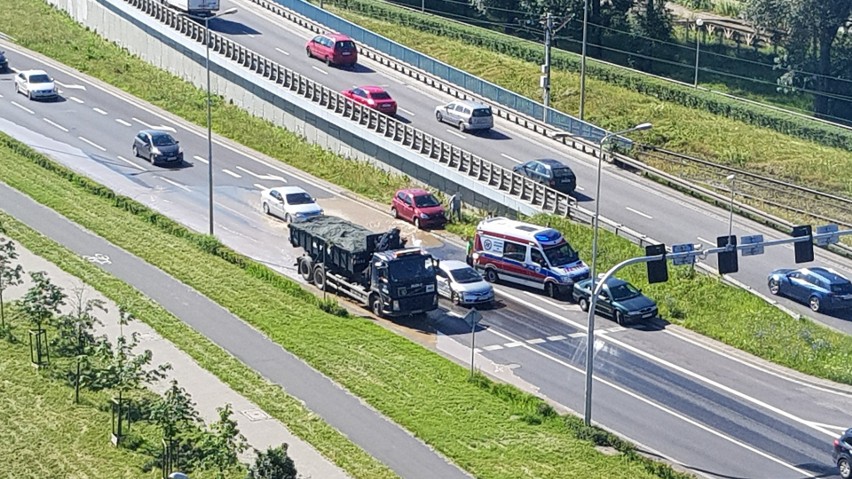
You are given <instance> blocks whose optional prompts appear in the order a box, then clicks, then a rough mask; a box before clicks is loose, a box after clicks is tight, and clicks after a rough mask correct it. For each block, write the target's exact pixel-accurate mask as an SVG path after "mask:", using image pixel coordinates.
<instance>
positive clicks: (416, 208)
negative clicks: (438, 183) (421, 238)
mask: <svg viewBox="0 0 852 479" xmlns="http://www.w3.org/2000/svg"><path fill="white" fill-rule="evenodd" d="M391 214H392V215H393V217H394V218H402V219H404V220H406V221H411V222H412V223H414V226H416V227H417V228H418V229H420V228H440V227H442V226H444V225H445V224H447V217H446V216H445V214H444V207H443V206H442V205H441V202H440V201H438V199H437V198H435V197H434V196H432V193H429V192H428V191H426V190H424V189H420V188H409V189H405V190H399V191H397V192H396V195H394V197H393V202H391Z"/></svg>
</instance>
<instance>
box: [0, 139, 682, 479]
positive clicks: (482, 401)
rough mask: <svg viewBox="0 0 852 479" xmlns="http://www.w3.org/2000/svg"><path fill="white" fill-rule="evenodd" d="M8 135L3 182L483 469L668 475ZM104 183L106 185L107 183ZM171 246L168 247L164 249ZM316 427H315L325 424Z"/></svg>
mask: <svg viewBox="0 0 852 479" xmlns="http://www.w3.org/2000/svg"><path fill="white" fill-rule="evenodd" d="M0 139H2V140H3V142H4V143H6V144H9V145H13V147H14V148H15V149H12V148H9V147H3V148H0V180H2V181H4V182H6V183H7V184H9V185H11V186H12V187H14V188H17V189H20V190H21V191H24V192H25V193H26V194H28V195H30V196H32V197H33V198H35V199H36V200H37V201H39V202H42V203H44V204H46V205H48V206H50V207H52V208H54V209H56V210H57V211H59V212H60V213H61V214H63V215H65V216H67V217H68V218H70V219H72V220H73V221H75V222H77V223H79V224H80V225H82V226H84V227H85V228H88V229H90V230H92V231H94V232H96V233H97V234H100V235H102V236H103V237H105V238H106V239H107V240H109V241H111V242H113V243H115V244H116V245H118V246H120V247H123V248H125V249H127V250H128V251H129V252H131V253H133V254H135V255H137V256H139V257H140V258H143V259H144V260H146V261H148V262H150V263H151V264H153V265H156V266H157V267H159V268H161V269H163V270H164V271H165V272H167V273H169V274H171V275H173V276H174V277H176V278H177V279H178V280H180V281H183V282H184V283H186V284H187V285H189V286H191V287H193V288H195V289H196V290H198V291H199V292H200V293H201V294H204V295H206V296H208V297H210V298H211V299H213V300H214V301H216V302H218V303H219V304H221V305H222V306H223V307H225V308H227V309H228V310H230V311H234V312H236V313H237V314H239V316H240V317H241V318H243V319H244V320H246V321H247V322H249V323H250V324H252V325H253V326H254V327H256V328H258V329H259V330H260V331H262V332H263V333H265V334H266V335H268V336H269V337H270V338H271V339H272V340H274V341H276V342H277V343H279V344H281V345H282V346H284V347H285V348H286V349H288V350H289V351H291V352H293V353H294V354H296V355H297V356H299V357H301V358H302V359H304V360H305V361H307V362H308V363H309V364H311V365H312V366H313V367H315V368H316V369H318V370H319V371H321V372H323V373H324V374H326V375H328V376H329V377H330V378H331V379H333V380H335V381H337V382H338V383H340V384H341V385H343V386H344V387H345V388H347V389H348V390H350V391H351V392H352V393H354V394H355V395H357V396H359V397H361V398H363V399H364V400H365V401H366V402H368V403H369V404H370V405H371V406H373V407H375V408H376V409H377V410H379V411H381V412H382V413H384V414H385V415H387V416H388V417H389V418H391V419H392V420H394V421H396V422H397V423H399V424H401V425H402V426H404V427H405V428H407V429H408V430H409V431H411V432H412V433H413V434H414V435H416V436H417V437H420V438H421V439H423V440H425V441H426V442H428V443H429V444H431V445H432V446H433V447H435V448H436V449H437V450H439V451H441V452H442V453H443V454H445V455H447V456H448V457H450V458H452V459H453V460H454V461H455V462H457V463H458V464H459V465H460V466H461V467H463V468H465V469H467V470H468V471H470V472H471V473H473V474H474V475H476V476H477V477H482V478H507V479H508V478H512V479H516V478H520V477H537V478H549V477H550V478H561V477H588V478H596V477H600V478H604V477H614V476H615V475H624V474H626V475H629V476H630V477H637V478H650V477H664V476H660V475H659V474H658V473H657V474H655V473H652V472H648V471H654V470H657V469H658V468H659V466H658V465H651V463H650V462H648V461H647V460H644V459H641V458H639V457H638V456H637V455H636V454H635V452H633V451H632V449H631V448H630V447H629V446H626V445H625V446H623V449H624V450H625V454H623V455H618V456H606V455H603V454H600V453H598V452H597V451H596V450H595V449H594V447H593V444H592V443H591V442H588V441H585V440H581V439H578V438H577V434H580V433H581V431H583V430H584V429H583V428H582V426H581V422H580V421H579V419H577V418H575V417H573V416H569V417H567V418H562V417H558V416H550V415H545V414H542V413H541V412H540V411H546V408H544V409H543V406H542V404H543V403H542V401H541V400H540V399H538V398H535V397H533V396H530V395H527V394H523V393H520V392H518V391H517V390H515V389H514V388H511V387H508V386H499V385H497V386H495V385H492V383H491V382H490V381H488V380H486V379H480V380H479V381H478V382H474V383H472V382H470V381H468V372H467V370H466V368H464V367H461V366H459V365H457V364H455V363H453V362H451V361H449V360H447V359H445V358H443V357H441V356H440V355H438V354H436V353H433V352H431V351H429V350H426V349H424V348H423V347H421V346H420V345H418V344H415V343H413V342H411V341H409V340H407V339H405V338H403V337H401V336H398V335H396V334H394V333H392V332H390V331H388V330H386V329H384V328H382V327H380V326H378V325H376V324H374V323H373V322H372V321H369V320H366V319H361V318H348V319H347V318H340V317H336V316H332V315H329V314H326V313H323V312H321V311H319V310H318V309H317V308H316V306H315V305H314V304H310V303H308V302H306V301H304V299H303V298H301V297H300V295H298V294H295V293H293V292H292V291H290V290H289V289H287V288H285V287H282V286H280V283H284V282H288V283H289V280H283V279H279V280H278V281H273V280H265V279H259V278H258V277H257V276H256V275H253V274H250V273H249V272H248V271H247V270H245V269H243V268H240V267H239V266H237V265H234V264H232V263H230V262H227V261H225V260H223V259H222V258H220V257H218V256H212V255H210V254H209V253H206V252H204V251H203V250H202V249H201V247H200V246H199V245H198V244H197V243H196V242H193V241H192V239H191V237H190V236H191V234H190V233H188V232H187V233H186V234H185V235H183V236H178V235H174V234H169V233H166V232H165V231H164V228H165V227H166V225H165V223H166V221H164V220H162V219H161V218H158V215H157V214H156V213H153V212H150V211H149V210H145V209H144V208H139V210H138V214H133V213H130V212H128V211H127V210H126V209H124V208H122V207H120V205H128V204H129V203H130V202H129V200H126V199H124V200H120V201H111V200H109V199H106V198H104V197H103V196H99V195H95V194H93V193H91V192H90V189H95V188H98V187H97V185H95V184H93V183H91V182H90V181H87V180H85V179H75V180H74V181H69V180H67V179H65V178H63V177H61V176H59V175H58V174H56V173H55V172H53V171H50V170H47V169H44V168H40V167H38V166H36V164H35V163H34V162H33V161H32V158H39V157H40V155H38V154H35V153H34V152H31V151H27V150H28V149H27V148H26V147H22V146H21V145H20V144H17V143H16V142H13V141H11V140H9V139H8V138H7V137H6V138H4V137H3V136H0ZM21 151H23V152H27V154H26V155H24V154H21V153H19V152H21ZM60 170H61V168H60ZM66 171H67V170H66ZM66 174H68V175H69V176H73V173H66ZM100 191H101V193H102V194H106V193H105V191H106V190H105V189H103V188H102V189H101V190H100ZM10 223H11V224H12V226H9V225H7V230H8V231H9V232H10V235H12V236H13V237H15V238H19V239H21V241H22V242H23V243H24V245H25V246H27V247H29V248H33V249H34V250H35V251H36V252H38V253H39V254H42V255H47V257H48V258H49V259H50V260H52V261H56V262H58V263H59V265H60V266H61V267H63V268H70V267H73V268H74V270H75V271H76V272H75V274H79V275H80V276H81V277H82V278H83V279H84V280H85V281H87V282H89V283H90V284H93V286H95V287H96V288H98V289H100V290H102V291H104V293H105V294H107V296H110V297H113V296H116V295H117V293H116V292H113V291H110V290H109V289H105V288H104V284H103V283H109V284H111V285H112V287H114V288H121V289H120V291H124V293H123V294H129V292H128V291H127V288H126V286H122V285H121V284H120V283H119V282H117V281H116V280H114V279H109V278H108V277H106V276H105V275H102V274H101V275H100V279H99V278H98V276H99V274H98V273H96V272H95V270H94V269H93V268H92V267H91V266H87V265H86V264H85V263H83V262H82V261H81V260H80V259H78V258H76V257H73V258H72V257H71V256H70V255H69V253H67V252H65V253H64V254H65V255H67V256H68V257H65V258H57V257H56V254H55V253H54V254H52V255H48V254H47V253H45V251H44V249H45V248H46V246H44V245H47V244H49V243H50V242H48V241H46V240H43V239H41V240H40V241H41V242H42V246H41V247H37V246H34V245H33V244H32V243H33V237H36V236H37V235H33V234H32V233H31V232H30V233H29V237H28V238H22V237H21V234H20V233H18V231H21V230H23V231H26V229H24V228H22V226H21V225H19V224H14V223H13V222H10ZM116 224H120V225H122V226H121V228H115V226H114V225H116ZM157 225H159V226H161V227H158V226H157ZM196 236H200V235H196ZM53 248H56V247H55V246H54V247H53ZM163 251H169V254H168V255H163V254H162V252H163ZM81 270H82V271H81ZM82 273H85V274H82ZM298 291H299V292H301V290H298ZM113 299H114V300H121V303H123V304H129V305H131V306H132V307H134V308H138V309H137V311H136V312H137V315H139V317H140V318H141V319H143V320H145V321H146V322H151V323H152V325H153V326H154V327H155V328H156V329H157V330H158V331H159V332H160V333H161V334H163V336H164V337H166V338H168V339H170V340H173V341H175V342H176V343H177V344H178V345H179V346H180V347H181V348H184V349H185V350H187V351H188V352H189V353H190V354H191V355H192V356H193V357H194V358H195V359H196V360H198V361H199V362H200V363H201V364H202V365H203V366H204V367H207V368H210V369H211V370H212V371H213V373H214V374H216V375H217V376H219V377H220V378H221V379H222V380H223V381H225V382H226V383H228V384H229V385H231V386H232V387H234V388H235V389H236V390H238V391H240V392H241V393H243V394H245V395H246V396H247V397H248V398H249V399H252V400H254V401H255V402H257V403H258V404H259V405H260V406H261V407H263V408H264V409H265V410H267V412H270V413H271V414H273V415H274V416H275V417H277V418H279V419H282V420H283V421H284V422H285V423H287V424H291V423H292V420H291V418H290V417H288V416H289V415H290V414H291V413H290V412H288V411H286V410H284V411H282V409H281V407H282V406H276V402H277V401H278V400H279V398H278V397H275V396H273V395H272V394H271V392H270V393H269V394H270V395H269V396H267V395H266V392H267V391H270V390H269V388H260V387H259V386H260V385H262V381H260V380H259V379H255V380H254V382H252V379H251V378H256V376H255V375H253V374H248V373H247V371H246V370H245V369H239V368H237V367H236V366H234V365H235V364H236V362H235V360H233V359H231V358H227V357H223V353H221V351H217V350H216V348H211V347H205V346H204V345H206V344H208V343H206V341H204V340H203V338H200V337H199V336H198V335H197V334H194V333H192V334H190V333H188V331H187V329H186V328H185V327H183V326H181V325H180V323H177V322H176V321H175V320H174V319H173V318H170V317H168V315H166V314H162V313H159V314H158V317H159V318H160V319H158V320H157V321H153V320H152V319H150V318H151V315H152V314H153V312H148V311H145V310H147V309H154V308H155V306H154V305H153V304H151V303H150V302H147V301H146V302H143V303H140V300H139V299H138V298H137V299H136V300H135V303H134V300H133V298H113ZM164 323H165V325H164ZM196 343H197V344H196ZM259 391H263V394H261V393H260V392H259ZM258 394H261V395H260V396H259V397H258ZM273 398H274V400H273ZM291 403H292V401H291ZM286 405H287V402H286V401H285V402H284V406H286ZM313 425H314V426H315V427H316V426H317V425H318V423H316V422H315V423H313ZM297 426H298V424H297ZM294 432H296V433H297V434H300V435H304V434H306V432H305V430H304V428H300V427H295V428H294ZM308 432H310V429H309V431H308ZM325 434H328V433H327V432H326V433H325ZM319 436H320V437H317V436H311V435H310V434H308V437H306V440H308V441H309V442H311V443H312V444H315V445H316V446H317V447H318V448H319V449H320V450H321V451H322V452H323V453H325V454H329V453H332V454H334V453H333V449H334V448H333V447H330V446H329V445H328V444H323V443H324V442H325V437H326V436H325V435H319ZM303 437H304V436H303ZM348 456H349V454H348V453H343V452H340V453H339V455H338V456H335V460H336V461H338V462H339V461H341V460H344V459H346V458H347V457H348ZM347 470H349V471H350V472H351V473H354V475H355V476H356V477H382V476H381V475H379V474H377V473H372V472H363V471H357V470H356V471H354V472H353V469H352V467H348V468H347ZM670 477H671V476H670Z"/></svg>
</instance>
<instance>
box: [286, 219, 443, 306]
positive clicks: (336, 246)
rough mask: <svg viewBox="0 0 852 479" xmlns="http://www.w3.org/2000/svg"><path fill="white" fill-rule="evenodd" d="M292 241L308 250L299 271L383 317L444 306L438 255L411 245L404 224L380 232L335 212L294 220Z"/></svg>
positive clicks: (301, 257)
mask: <svg viewBox="0 0 852 479" xmlns="http://www.w3.org/2000/svg"><path fill="white" fill-rule="evenodd" d="M290 244H292V245H293V247H295V248H301V249H302V250H303V251H304V254H303V255H302V256H300V257H299V258H298V259H297V260H296V267H297V269H298V271H299V274H300V275H301V276H302V278H304V279H305V280H306V281H308V282H309V283H313V284H314V285H316V287H318V288H320V289H323V290H326V291H327V290H334V291H337V292H338V293H339V294H342V295H345V296H347V297H349V298H351V299H352V300H354V301H356V302H358V303H360V304H362V305H363V306H365V307H367V308H369V309H370V310H371V311H372V312H373V314H375V315H376V316H379V317H399V316H408V315H413V314H421V313H426V312H427V311H432V310H433V309H436V308H437V307H438V293H437V282H436V279H435V268H434V260H433V258H432V255H430V254H428V253H426V252H425V251H423V250H421V249H420V248H406V247H405V241H404V240H403V239H402V238H400V236H399V228H393V229H391V230H389V231H387V232H385V233H374V232H372V231H370V230H368V229H366V228H364V227H362V226H360V225H356V224H355V223H352V222H350V221H347V220H344V219H342V218H337V217H334V216H317V217H314V218H310V219H308V220H306V221H304V222H301V223H291V224H290Z"/></svg>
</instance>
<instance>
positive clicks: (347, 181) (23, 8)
mask: <svg viewBox="0 0 852 479" xmlns="http://www.w3.org/2000/svg"><path fill="white" fill-rule="evenodd" d="M9 1H10V2H12V4H13V6H14V7H15V8H14V9H13V10H12V11H13V12H21V15H19V16H15V19H14V21H12V20H11V17H12V16H9V17H2V18H0V31H6V32H8V33H13V34H14V36H16V38H17V40H18V41H19V42H20V43H21V44H22V45H25V46H27V47H29V48H33V49H35V50H38V51H41V52H42V53H44V54H46V55H48V56H51V57H53V58H56V59H57V60H59V61H61V62H63V63H67V64H69V65H71V66H73V67H75V68H78V69H80V70H82V71H84V72H86V73H89V74H91V75H93V76H96V77H99V78H101V79H103V80H105V81H107V82H110V83H112V84H115V85H118V86H120V87H121V88H123V89H124V90H126V91H128V92H130V93H132V94H134V95H137V96H139V97H141V98H143V99H145V100H148V101H150V102H152V103H154V104H156V105H158V106H161V107H163V108H166V109H169V110H170V111H172V112H174V113H176V114H178V115H180V116H182V117H183V118H186V119H187V120H189V121H193V122H196V123H198V124H203V123H204V122H205V120H206V117H205V102H204V98H205V97H204V94H203V92H202V91H200V90H198V89H197V88H194V87H192V86H191V85H189V84H187V83H186V82H183V81H181V80H179V79H177V78H175V77H173V76H171V75H168V74H166V73H164V72H162V71H160V70H157V69H156V68H153V67H151V66H150V65H148V64H147V63H145V62H143V61H141V60H139V59H137V58H134V57H132V56H131V55H128V54H127V53H126V52H124V51H123V50H121V49H119V48H118V47H116V46H115V45H113V44H111V43H109V42H106V41H104V40H103V39H101V38H100V37H98V36H97V35H95V34H93V33H91V32H87V31H85V29H83V28H82V27H80V26H79V25H77V24H76V23H74V22H73V21H72V20H70V19H69V18H68V17H67V16H66V15H65V14H63V13H60V12H57V11H55V10H53V9H52V8H50V7H49V6H47V5H46V4H44V3H42V2H40V1H38V0H9ZM18 17H19V18H18ZM385 26H386V25H385ZM408 33H410V37H411V38H412V39H415V40H417V39H418V38H420V37H419V35H421V34H420V33H419V32H415V31H410V32H408ZM432 40H435V38H434V37H433V38H432ZM412 41H414V40H412ZM417 41H420V40H417ZM433 46H434V48H435V49H437V50H436V51H437V52H440V48H442V47H441V45H440V43H437V42H436V43H435V44H434V45H433ZM430 48H431V47H430ZM450 50H452V51H455V50H453V49H450ZM459 51H460V52H462V53H463V52H464V49H461V50H459ZM467 54H468V55H469V56H470V55H471V54H470V52H467ZM487 55H488V54H487V52H479V51H477V56H476V58H477V59H478V58H479V57H483V58H485V57H487ZM489 58H491V60H492V61H493V62H492V63H493V65H497V66H496V67H494V68H493V69H489V72H490V74H497V72H499V71H502V72H504V73H506V74H510V73H511V72H512V71H513V68H515V69H517V68H521V67H523V64H518V63H511V64H506V65H503V66H502V67H500V66H499V65H501V63H500V62H502V61H509V60H510V59H507V58H505V57H500V56H493V57H489ZM471 65H472V66H477V65H479V66H480V67H481V66H482V65H480V63H479V62H478V60H477V61H476V62H471ZM508 66H512V68H508ZM520 78H521V76H520V75H519V76H518V81H520ZM152 85H157V86H156V88H155V87H152ZM603 86H605V85H595V86H594V88H595V89H596V88H598V87H603ZM628 93H629V92H628ZM598 100H599V102H598V104H597V107H603V106H604V105H603V104H602V99H601V97H600V95H598ZM645 101H646V102H650V103H653V102H652V101H651V100H649V99H647V98H645ZM669 108H673V107H671V105H668V106H666V105H660V110H661V111H665V110H667V109H669ZM590 111H591V110H590ZM637 118H638V117H637ZM213 120H214V127H215V129H216V130H217V131H218V132H219V133H220V134H222V135H224V136H227V137H229V138H231V139H234V140H236V141H239V142H241V143H243V144H245V145H247V146H249V147H251V148H253V149H255V150H258V151H261V152H263V153H266V154H268V155H270V156H272V157H275V158H278V159H279V160H281V161H282V162H284V163H287V164H290V165H293V166H295V167H297V168H299V169H302V170H304V171H306V172H308V173H311V174H314V175H316V176H319V177H322V178H325V179H327V180H329V181H332V182H334V183H336V184H338V185H340V186H343V187H346V188H349V189H350V190H352V191H354V192H356V193H359V194H361V195H364V196H367V197H369V198H372V199H376V200H380V201H387V200H388V199H389V198H390V196H391V195H392V194H393V191H394V190H395V189H396V188H397V187H398V186H400V185H405V184H407V183H408V179H407V178H403V177H399V176H394V175H389V174H387V173H385V172H382V171H380V170H378V169H376V168H374V167H372V166H370V165H369V164H365V163H359V162H353V161H349V160H346V159H343V158H340V157H338V156H336V155H333V154H330V153H328V152H325V151H323V150H321V149H320V148H318V147H315V146H312V145H307V144H305V143H304V142H303V141H302V140H300V139H299V138H298V137H297V136H296V135H294V134H292V133H289V132H287V131H285V130H283V129H281V128H277V127H275V126H274V125H272V124H270V123H269V122H265V121H262V120H259V119H257V118H254V117H251V116H250V115H248V114H247V113H246V112H244V111H242V110H240V109H238V108H236V107H234V106H232V105H229V104H227V103H226V102H223V101H221V99H216V103H215V104H214V107H213ZM715 120H716V121H718V120H719V119H718V118H715ZM628 123H629V122H627V123H625V124H628ZM740 126H741V127H743V128H745V126H744V125H740ZM652 131H653V130H652ZM814 170H819V168H814ZM842 176H843V177H844V178H848V177H849V175H842ZM536 220H538V221H551V220H552V221H555V222H559V224H560V225H563V226H564V228H565V229H568V230H570V237H571V238H575V240H573V242H574V243H575V244H576V246H577V247H578V249H579V250H580V252H581V256H582V257H584V258H588V257H589V254H590V250H591V248H590V243H591V241H590V237H591V235H590V233H589V229H588V228H586V227H583V226H578V225H569V224H567V223H566V222H564V221H562V222H560V220H558V219H550V218H539V219H536ZM454 229H455V230H456V231H459V232H468V233H469V232H470V231H471V229H472V226H471V223H467V224H461V225H454ZM604 237H605V238H610V236H609V235H604ZM606 241H607V243H606V246H605V247H604V248H602V251H603V255H604V256H603V257H602V261H603V265H604V266H606V265H611V264H614V263H615V262H616V261H617V260H619V259H623V258H626V257H630V256H634V255H636V254H637V252H638V251H639V250H638V249H637V248H636V247H635V246H632V245H630V244H629V243H627V242H626V241H621V240H613V239H607V240H606ZM679 276H680V277H681V278H680V280H679V281H670V282H669V283H667V284H665V285H654V286H651V287H648V288H647V290H648V291H649V293H650V294H652V295H653V296H654V297H656V298H657V299H658V300H659V301H660V303H661V306H662V311H663V314H664V315H665V316H666V317H667V319H669V320H671V321H675V322H678V323H680V324H682V325H684V326H686V327H689V328H691V329H693V330H695V331H698V332H700V333H702V334H706V335H708V336H711V337H713V338H716V339H719V340H721V341H724V342H726V343H728V344H730V345H732V346H735V347H738V348H740V349H743V350H746V351H749V352H751V353H753V354H756V355H758V356H761V357H764V358H766V359H769V360H772V361H775V362H777V363H779V364H783V365H786V366H789V367H792V368H794V369H798V370H800V371H803V372H806V373H809V374H814V375H816V376H820V377H825V378H829V379H833V380H836V381H841V382H846V383H852V373H850V372H849V371H848V370H847V369H848V368H846V367H845V365H844V361H847V360H848V358H849V357H850V356H849V353H850V351H852V345H850V342H849V341H848V340H847V339H845V337H843V336H839V335H836V334H834V333H832V332H830V331H827V330H825V329H824V328H821V327H819V326H816V325H814V324H812V323H811V322H809V321H796V320H793V319H791V318H789V317H787V316H786V315H784V314H781V313H780V312H778V311H777V310H775V309H774V308H772V307H769V306H768V305H766V304H764V303H763V302H762V301H760V300H758V299H757V298H754V297H753V296H751V295H750V294H748V293H746V292H744V291H737V290H735V289H734V288H730V287H726V286H724V285H722V284H720V283H718V282H717V281H715V280H713V279H710V278H693V279H689V280H687V279H685V278H683V276H684V275H683V274H681V275H679ZM627 277H628V278H629V279H633V280H634V281H635V283H636V284H639V285H642V284H643V283H644V279H642V274H641V270H639V269H636V270H631V271H629V272H627ZM717 297H718V298H723V299H724V301H716V298H717Z"/></svg>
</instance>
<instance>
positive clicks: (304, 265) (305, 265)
mask: <svg viewBox="0 0 852 479" xmlns="http://www.w3.org/2000/svg"><path fill="white" fill-rule="evenodd" d="M299 274H300V275H301V276H302V278H303V279H304V280H305V281H307V282H308V283H313V282H314V278H313V275H311V262H310V261H309V260H307V259H301V260H299Z"/></svg>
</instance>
